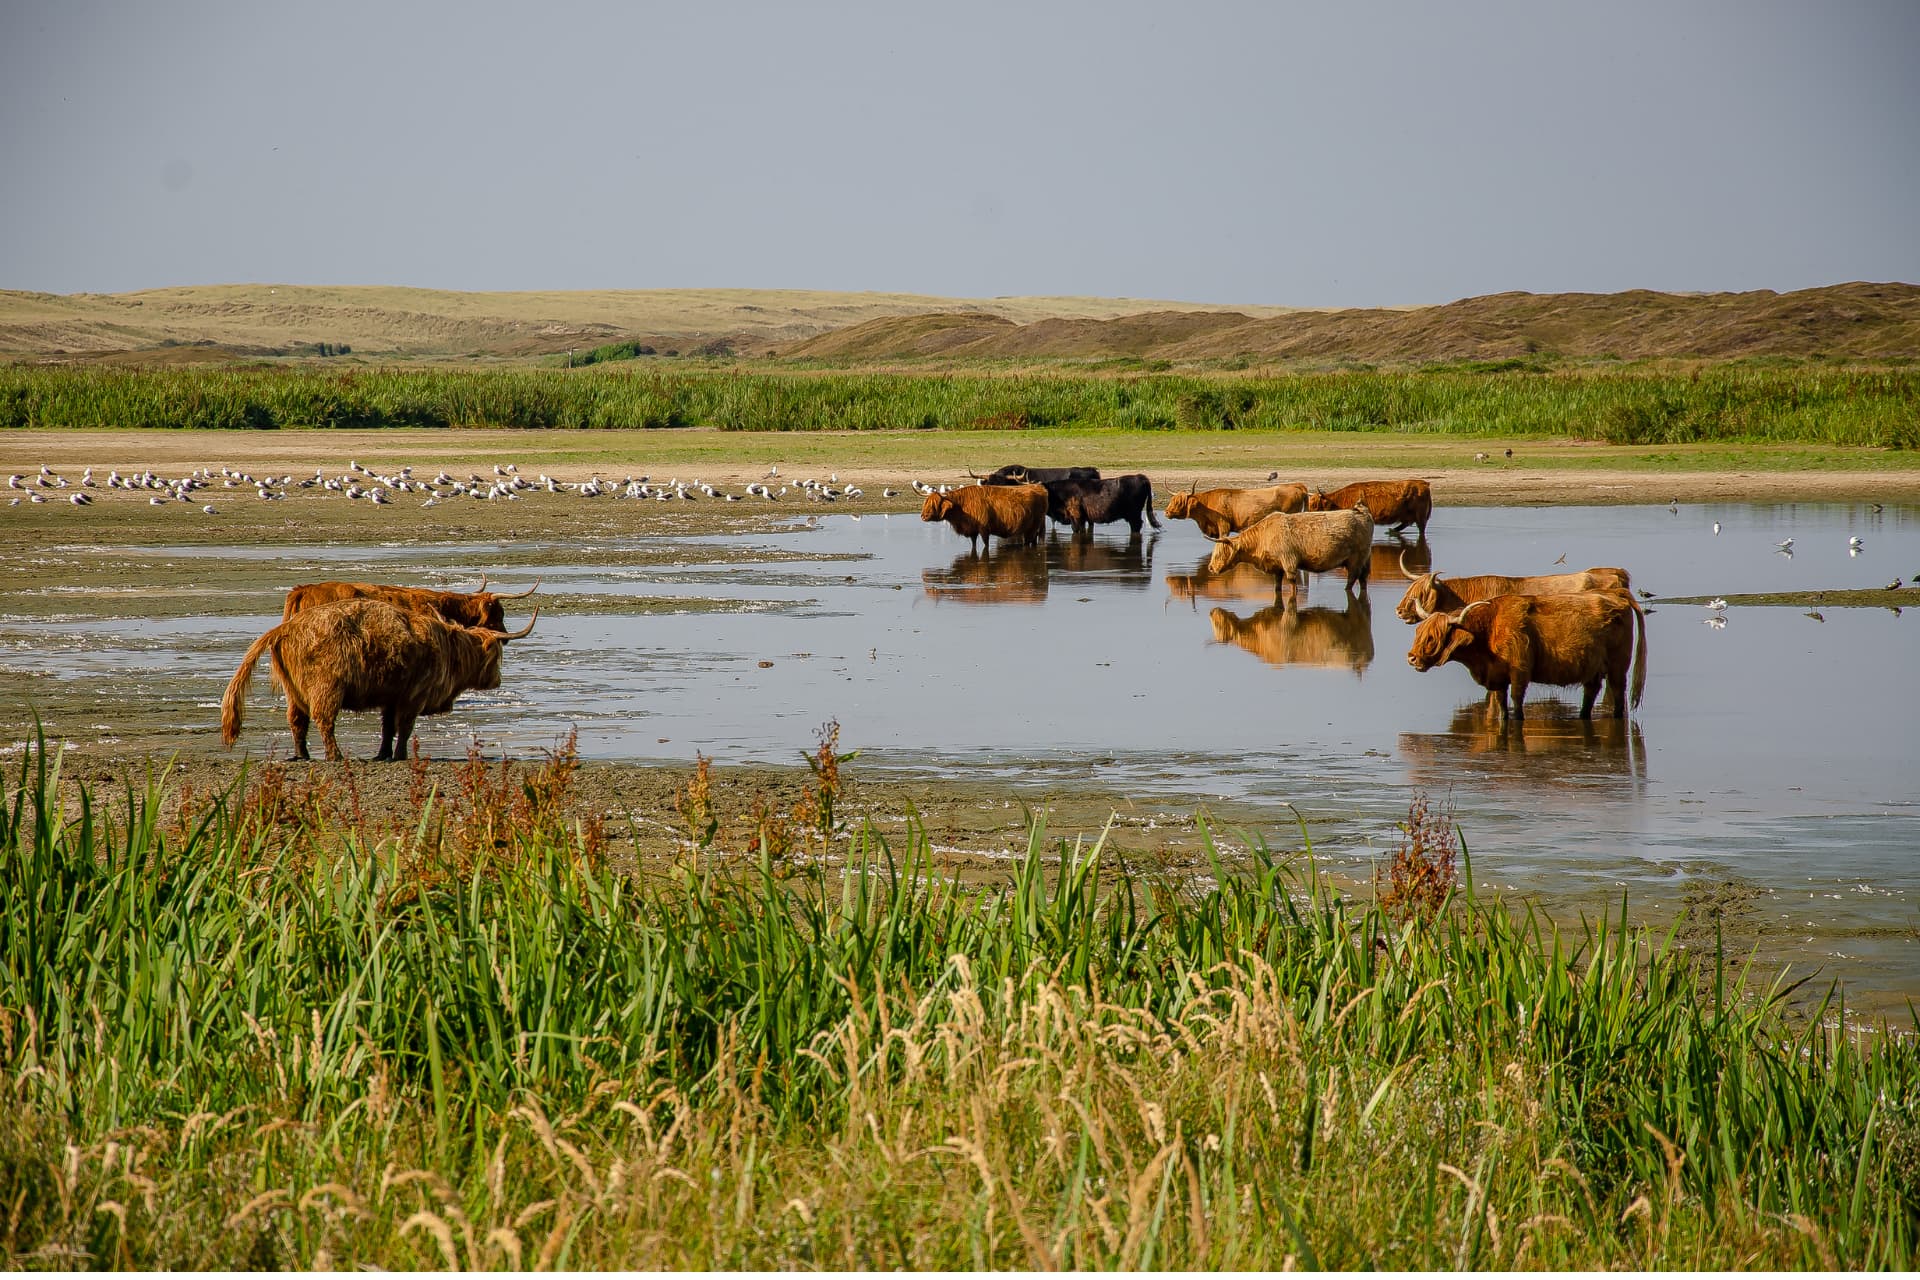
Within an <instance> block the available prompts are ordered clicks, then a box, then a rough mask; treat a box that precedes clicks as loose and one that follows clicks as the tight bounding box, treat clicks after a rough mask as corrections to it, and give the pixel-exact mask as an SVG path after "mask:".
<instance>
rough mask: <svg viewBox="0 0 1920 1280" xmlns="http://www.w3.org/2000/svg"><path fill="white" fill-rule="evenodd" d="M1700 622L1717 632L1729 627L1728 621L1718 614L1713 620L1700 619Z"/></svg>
mask: <svg viewBox="0 0 1920 1280" xmlns="http://www.w3.org/2000/svg"><path fill="white" fill-rule="evenodd" d="M1700 621H1702V622H1704V623H1706V624H1707V625H1708V626H1710V627H1712V628H1713V629H1714V630H1715V631H1722V630H1725V629H1726V625H1727V620H1726V619H1725V618H1724V617H1722V616H1721V615H1719V614H1717V613H1716V614H1714V615H1713V616H1712V617H1711V618H1702V619H1700Z"/></svg>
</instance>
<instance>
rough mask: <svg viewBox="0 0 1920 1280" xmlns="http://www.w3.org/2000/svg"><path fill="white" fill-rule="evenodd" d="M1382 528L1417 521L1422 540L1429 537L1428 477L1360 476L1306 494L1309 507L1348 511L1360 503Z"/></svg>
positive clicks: (1430, 491) (1430, 490)
mask: <svg viewBox="0 0 1920 1280" xmlns="http://www.w3.org/2000/svg"><path fill="white" fill-rule="evenodd" d="M1363 502H1364V503H1366V504H1367V510H1368V511H1371V512H1372V513H1373V522H1374V524H1376V525H1378V526H1379V527H1380V528H1382V529H1404V528H1406V527H1407V526H1408V525H1410V524H1411V525H1417V526H1419V529H1420V541H1422V542H1425V541H1426V540H1427V521H1428V519H1430V518H1431V517H1432V515H1433V486H1432V485H1430V484H1428V483H1427V482H1426V481H1425V480H1357V481H1355V482H1354V483H1352V484H1348V485H1342V486H1340V487H1339V488H1338V489H1335V490H1334V491H1333V492H1332V493H1328V492H1327V491H1326V490H1325V489H1322V490H1320V491H1319V492H1318V493H1312V494H1308V495H1307V510H1309V511H1348V510H1351V509H1352V508H1354V507H1356V506H1358V505H1359V504H1361V503H1363Z"/></svg>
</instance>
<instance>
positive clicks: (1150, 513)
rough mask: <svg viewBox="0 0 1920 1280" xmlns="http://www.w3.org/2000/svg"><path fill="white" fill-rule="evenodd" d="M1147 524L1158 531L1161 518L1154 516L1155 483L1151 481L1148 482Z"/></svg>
mask: <svg viewBox="0 0 1920 1280" xmlns="http://www.w3.org/2000/svg"><path fill="white" fill-rule="evenodd" d="M1147 523H1148V524H1150V525H1152V526H1153V527H1154V528H1156V529H1158V528H1159V527H1160V517H1159V516H1157V515H1155V514H1153V482H1152V481H1151V480H1149V481H1148V482H1147Z"/></svg>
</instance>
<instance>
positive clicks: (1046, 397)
mask: <svg viewBox="0 0 1920 1280" xmlns="http://www.w3.org/2000/svg"><path fill="white" fill-rule="evenodd" d="M678 426H714V427H720V428H723V429H728V430H743V431H746V430H750V431H821V430H877V429H892V430H899V429H940V428H967V429H980V428H1002V429H1008V430H1019V429H1023V428H1028V427H1047V428H1084V429H1100V428H1110V427H1111V428H1127V429H1146V430H1176V429H1178V430H1231V429H1245V430H1260V431H1269V430H1272V431H1288V430H1307V429H1311V430H1331V431H1358V432H1449V433H1461V434H1467V435H1487V436H1506V435H1536V436H1567V437H1577V438H1582V439H1594V440H1602V441H1607V442H1609V443H1618V444H1679V443H1687V442H1694V441H1739V442H1769V441H1771V442H1809V443H1823V444H1834V445H1855V446H1881V447H1891V448H1910V447H1913V446H1914V445H1916V444H1920V372H1917V371H1914V370H1911V369H1899V370H1863V369H1845V368H1828V367H1820V366H1808V367H1779V366H1771V365H1721V366H1714V367H1707V368H1702V369H1700V370H1697V371H1691V372H1673V371H1666V370H1657V369H1633V368H1628V369H1613V368H1610V367H1584V368H1563V369H1557V370H1555V369H1545V370H1540V369H1532V368H1521V369H1507V368H1493V369H1485V370H1479V369H1471V368H1461V367H1455V366H1438V367H1434V368H1429V369H1414V370H1407V371H1378V370H1342V371H1331V372H1305V373H1299V374H1293V375H1288V376H1280V377H1272V376H1246V375H1237V374H1215V375H1211V376H1200V375H1194V374H1175V373H1140V374H1115V375H1110V376H1103V375H1097V374H1092V373H1088V372H1085V371H1081V370H1079V369H1076V368H1074V367H1072V366H1063V367H1062V368H1060V369H1059V370H1056V371H1050V372H1039V373H1035V372H1032V371H1023V372H1017V373H1007V374H1005V375H995V374H993V373H991V372H980V373H968V374H950V373H938V374H936V373H876V372H853V371H825V370H800V371H773V370H751V371H747V370H741V369H728V368H719V367H694V368H692V369H690V370H683V371H679V372H673V373H663V372H659V371H658V370H656V369H647V370H636V369H633V368H628V367H621V366H619V365H605V364H602V365H598V366H596V367H594V368H591V369H574V370H565V369H511V370H448V369H368V370H362V371H345V372H341V371H335V370H331V369H325V370H310V369H276V368H229V369H205V368H197V369H176V370H129V369H116V368H74V367H44V366H31V367H30V366H20V365H16V366H8V367H0V428H8V427H12V428H18V427H42V428H69V427H161V428H178V427H209V428H236V429H265V428H274V427H319V428H326V427H526V428H541V427H571V428H648V427H678Z"/></svg>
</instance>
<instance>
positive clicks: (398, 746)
mask: <svg viewBox="0 0 1920 1280" xmlns="http://www.w3.org/2000/svg"><path fill="white" fill-rule="evenodd" d="M419 716H420V713H419V711H417V710H415V709H414V708H412V707H401V708H400V709H399V711H398V712H396V713H395V715H394V718H393V758H394V759H395V760H405V759H406V758H407V744H408V743H410V742H412V741H413V722H414V721H415V720H416V719H418V718H419Z"/></svg>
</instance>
